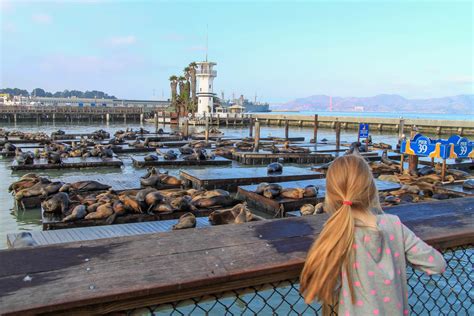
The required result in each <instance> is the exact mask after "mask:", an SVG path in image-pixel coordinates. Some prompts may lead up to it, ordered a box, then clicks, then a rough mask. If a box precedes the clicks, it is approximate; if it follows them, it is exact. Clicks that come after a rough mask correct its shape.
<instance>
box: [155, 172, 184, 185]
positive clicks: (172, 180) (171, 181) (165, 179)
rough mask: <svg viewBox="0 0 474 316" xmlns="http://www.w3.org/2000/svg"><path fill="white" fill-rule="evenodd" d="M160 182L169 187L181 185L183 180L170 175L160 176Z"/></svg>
mask: <svg viewBox="0 0 474 316" xmlns="http://www.w3.org/2000/svg"><path fill="white" fill-rule="evenodd" d="M160 182H161V183H164V184H168V185H176V186H178V185H181V180H180V179H178V178H176V177H173V176H168V175H160Z"/></svg>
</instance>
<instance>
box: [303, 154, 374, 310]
mask: <svg viewBox="0 0 474 316" xmlns="http://www.w3.org/2000/svg"><path fill="white" fill-rule="evenodd" d="M377 197H378V194H377V188H376V187H375V182H374V180H373V177H372V173H371V171H370V168H369V166H368V164H367V163H366V161H365V160H364V159H363V158H362V157H359V156H355V155H347V156H342V157H339V158H337V159H335V160H334V161H333V163H332V164H331V167H330V168H329V170H328V172H327V177H326V197H325V202H324V203H325V207H324V209H325V210H326V211H327V212H328V213H329V214H331V216H330V217H329V219H328V220H327V222H326V223H325V224H324V227H323V229H322V231H321V233H320V234H319V236H318V238H317V240H316V241H315V242H314V244H313V246H312V247H311V249H310V250H309V252H308V255H307V257H306V262H305V265H304V267H303V271H302V272H301V276H300V292H301V293H302V295H303V296H304V298H305V302H306V303H308V304H309V303H311V302H312V301H313V300H315V299H316V300H317V301H319V302H321V303H323V307H324V306H325V305H324V304H328V305H332V306H334V305H335V304H336V303H337V298H338V296H339V288H340V283H341V277H342V274H343V273H346V274H347V278H348V280H349V290H350V296H351V300H352V302H353V303H354V302H355V297H354V291H353V284H352V282H350V280H352V272H351V271H352V269H350V268H351V265H352V261H353V248H352V247H353V243H354V231H355V224H354V216H353V212H354V211H369V210H370V209H371V208H372V207H374V206H376V204H377V202H376V201H377V200H378V199H377ZM325 311H327V308H323V314H326V312H325Z"/></svg>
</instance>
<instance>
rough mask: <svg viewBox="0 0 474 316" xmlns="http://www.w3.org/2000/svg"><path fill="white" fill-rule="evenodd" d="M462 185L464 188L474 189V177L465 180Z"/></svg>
mask: <svg viewBox="0 0 474 316" xmlns="http://www.w3.org/2000/svg"><path fill="white" fill-rule="evenodd" d="M462 187H463V188H464V189H469V190H473V189H474V179H469V180H466V181H464V183H463V184H462Z"/></svg>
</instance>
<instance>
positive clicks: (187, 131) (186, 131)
mask: <svg viewBox="0 0 474 316" xmlns="http://www.w3.org/2000/svg"><path fill="white" fill-rule="evenodd" d="M184 137H185V139H188V138H189V121H188V118H185V119H184Z"/></svg>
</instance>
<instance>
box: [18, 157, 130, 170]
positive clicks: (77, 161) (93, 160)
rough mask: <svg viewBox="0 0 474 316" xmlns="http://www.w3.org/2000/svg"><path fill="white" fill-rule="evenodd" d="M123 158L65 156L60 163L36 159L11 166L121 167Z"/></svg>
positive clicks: (49, 167) (31, 167) (25, 167)
mask: <svg viewBox="0 0 474 316" xmlns="http://www.w3.org/2000/svg"><path fill="white" fill-rule="evenodd" d="M122 165H123V162H122V160H120V159H118V158H98V157H88V158H80V157H74V158H63V159H62V162H61V163H60V164H50V163H48V161H47V160H46V159H35V161H34V164H32V165H19V164H18V163H17V162H16V161H13V162H12V164H11V166H10V168H11V169H12V170H14V171H17V170H45V169H72V168H74V169H77V168H97V167H121V166H122Z"/></svg>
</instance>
